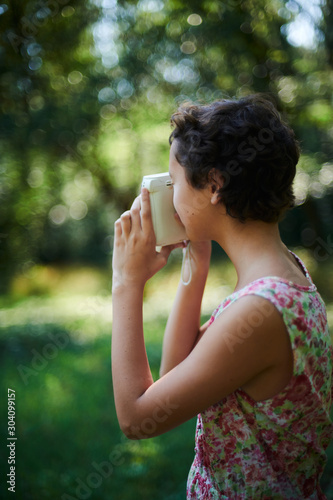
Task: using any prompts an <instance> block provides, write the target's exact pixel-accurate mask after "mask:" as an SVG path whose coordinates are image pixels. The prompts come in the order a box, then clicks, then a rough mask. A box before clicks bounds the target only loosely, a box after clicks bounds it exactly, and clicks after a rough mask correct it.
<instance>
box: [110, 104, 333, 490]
mask: <svg viewBox="0 0 333 500" xmlns="http://www.w3.org/2000/svg"><path fill="white" fill-rule="evenodd" d="M172 123H173V125H174V130H173V132H172V134H171V137H170V143H171V149H170V165H169V171H170V175H171V178H172V182H173V186H174V199H173V201H174V206H175V209H176V211H177V218H178V220H179V223H180V224H183V226H184V227H185V230H186V234H187V237H188V240H189V241H190V242H191V243H190V261H191V268H192V269H191V272H192V278H191V281H190V283H189V284H188V285H185V284H184V282H180V284H179V288H178V291H177V295H176V299H175V303H174V306H173V309H172V311H171V313H170V316H169V319H168V323H167V326H166V331H165V335H164V342H163V355H162V363H161V373H160V374H161V377H160V379H159V380H157V381H156V382H154V381H153V379H152V375H151V371H150V368H149V364H148V361H147V356H146V351H145V345H144V338H143V319H142V300H143V290H144V286H145V283H146V282H147V280H148V279H149V278H150V277H151V276H153V275H154V274H155V273H156V272H157V271H158V270H159V269H161V268H162V267H163V266H164V265H165V264H166V262H167V259H168V256H169V254H170V252H171V251H172V250H173V249H174V248H175V247H176V246H177V245H170V246H168V247H163V248H162V250H161V252H160V253H157V252H156V251H155V237H154V232H153V226H152V220H151V213H150V204H149V194H148V192H147V191H146V190H143V191H142V194H141V197H140V198H138V199H137V200H135V202H134V204H133V206H132V208H131V210H130V211H128V212H125V213H124V214H123V215H122V216H121V217H120V219H119V220H117V221H116V223H115V241H114V254H113V333H112V373H113V384H114V394H115V402H116V410H117V415H118V419H119V423H120V426H121V428H122V430H123V432H124V433H125V434H126V435H127V436H128V437H129V438H132V439H138V438H144V437H152V436H157V435H159V434H162V433H164V432H166V431H168V430H169V429H172V428H173V427H175V426H177V425H180V424H181V423H183V422H185V421H186V420H188V419H190V418H192V417H193V416H195V415H198V421H197V431H196V453H195V459H194V462H193V464H192V468H191V470H190V473H189V477H188V484H187V498H188V499H221V498H226V499H236V498H237V499H259V498H267V499H268V498H269V499H271V498H276V499H277V498H279V499H281V498H287V499H301V498H311V499H318V498H325V496H324V495H323V493H322V491H321V489H320V485H319V480H320V476H321V474H322V471H323V468H324V465H325V461H326V456H325V449H326V447H327V445H328V443H329V440H330V439H331V437H332V434H333V426H332V422H331V420H330V416H329V413H330V409H331V391H332V347H331V342H330V336H329V332H328V327H327V319H326V312H325V305H324V303H323V301H322V298H321V297H320V295H319V293H318V291H317V289H316V286H315V285H314V283H313V282H312V280H311V277H310V275H309V273H308V271H307V270H306V268H305V266H304V264H303V263H302V261H301V260H300V259H299V258H298V257H297V256H296V255H295V254H293V253H292V252H291V251H289V250H288V249H287V248H286V246H285V245H284V244H283V242H282V241H281V238H280V235H279V228H278V222H279V221H280V220H281V217H282V216H283V214H284V213H285V211H286V210H287V209H289V208H290V207H292V206H293V202H294V196H293V191H292V182H293V179H294V176H295V169H296V164H297V162H298V158H299V149H298V145H297V142H296V140H295V137H294V133H293V131H292V130H291V129H290V128H289V126H288V125H286V124H285V123H284V122H283V121H282V120H281V118H280V116H279V114H278V113H277V111H276V110H275V108H274V106H273V105H272V104H271V103H270V102H269V101H267V100H265V99H264V98H263V97H261V96H260V95H255V96H249V97H245V98H242V99H240V100H238V101H236V100H226V101H220V102H215V103H213V104H211V105H208V106H187V107H183V108H181V109H180V110H179V111H178V112H177V113H175V114H174V115H173V117H172ZM212 240H214V241H216V242H218V243H219V245H220V246H221V247H222V248H223V250H224V251H225V252H226V253H227V255H228V256H229V258H230V260H231V261H232V263H233V265H234V266H235V269H236V272H237V278H238V279H237V284H236V286H235V290H234V292H233V294H232V295H231V296H229V297H228V298H227V299H225V300H224V301H223V302H222V303H221V304H220V305H219V306H218V308H217V309H216V310H215V312H214V313H213V315H212V317H211V319H210V321H209V322H208V323H206V324H205V325H203V326H200V307H201V301H202V295H203V292H204V287H205V282H206V278H207V274H208V269H209V262H210V251H211V243H210V242H211V241H212ZM178 246H179V245H178ZM187 265H188V264H187ZM187 271H188V270H187Z"/></svg>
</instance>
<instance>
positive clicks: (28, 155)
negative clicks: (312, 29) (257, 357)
mask: <svg viewBox="0 0 333 500" xmlns="http://www.w3.org/2000/svg"><path fill="white" fill-rule="evenodd" d="M331 4H332V1H331V0H326V2H322V7H321V8H322V12H323V15H322V17H321V18H320V17H318V19H317V21H314V22H317V32H318V33H319V35H318V37H317V44H316V45H315V46H314V47H313V48H302V47H295V46H293V45H292V44H291V43H290V42H289V39H288V29H289V27H290V23H291V22H292V21H293V20H294V19H295V17H297V15H298V14H299V13H300V12H301V9H302V7H301V6H300V3H298V2H286V1H284V0H270V1H269V2H266V1H264V0H258V1H256V2H254V1H252V0H243V1H242V0H227V1H226V2H220V1H217V0H210V1H208V0H207V1H204V2H199V1H195V2H191V3H190V4H189V3H188V2H185V1H184V0H164V1H163V0H140V1H139V2H134V1H124V0H119V1H118V2H117V1H116V0H95V1H94V2H93V1H90V2H84V1H82V0H81V1H80V0H54V1H53V0H52V1H50V0H43V1H41V2H37V1H36V0H32V1H28V0H22V1H18V0H13V1H12V2H6V3H3V4H2V5H1V7H0V33H1V35H0V53H1V58H0V75H1V76H0V92H1V115H0V128H1V131H2V133H1V137H0V152H1V165H0V176H1V192H0V200H1V211H0V270H1V275H2V281H1V291H2V292H5V291H6V290H8V288H9V284H10V281H11V280H12V277H13V275H15V273H20V272H22V271H24V269H25V268H26V267H27V266H29V265H30V264H31V263H33V262H37V263H38V262H50V261H58V262H62V261H64V260H72V261H73V260H74V261H86V262H89V263H92V262H94V263H95V264H96V263H98V264H99V265H105V264H106V262H107V260H108V253H109V252H105V247H106V246H107V245H108V242H110V241H111V240H112V232H113V229H112V228H113V222H114V220H115V219H116V217H117V216H118V215H119V213H120V212H121V211H123V210H125V209H127V208H128V207H129V206H130V204H131V202H132V200H133V197H134V196H135V195H136V194H137V191H138V186H139V184H140V180H141V177H142V175H143V174H147V173H151V172H158V171H161V170H167V163H168V135H169V132H170V129H169V124H168V119H169V116H170V114H171V113H172V111H173V110H174V109H175V108H176V107H177V106H178V104H179V103H181V102H183V101H184V100H193V101H198V102H207V101H208V102H210V101H212V100H214V99H217V98H221V97H233V96H238V97H239V96H242V95H245V94H249V93H252V92H257V91H263V92H268V93H269V94H273V95H274V96H276V100H277V105H278V107H279V109H280V110H281V111H282V112H283V113H284V114H285V115H286V117H287V118H288V119H289V120H290V121H291V124H292V126H293V127H294V128H295V130H296V133H297V136H298V138H299V139H300V142H301V145H302V149H303V154H304V159H305V160H306V162H303V163H301V165H300V170H299V172H300V176H299V178H298V179H296V190H298V191H299V192H300V193H299V203H300V204H302V203H303V202H304V201H305V200H306V199H307V198H308V199H310V200H311V199H315V200H316V199H319V198H322V197H324V196H326V195H330V193H331V186H332V183H333V174H332V163H331V162H332V157H333V147H332V125H331V124H332V118H333V116H332V110H331V94H332V84H333V81H332V37H331V31H332V30H331V25H332V12H333V8H332V5H331ZM305 163H306V170H303V165H304V164H305ZM310 203H311V201H310ZM329 204H330V206H331V209H330V210H331V216H332V201H331V199H330V201H329ZM313 206H314V205H313ZM317 216H318V217H319V218H320V217H322V214H320V213H319V214H317ZM308 226H310V227H311V221H306V222H305V223H304V227H302V228H298V239H299V241H300V242H301V243H302V240H301V232H302V230H303V229H306V227H308ZM312 229H314V230H316V227H312ZM319 236H320V237H323V238H326V237H327V233H321V232H320V234H319ZM29 263H30V264H29Z"/></svg>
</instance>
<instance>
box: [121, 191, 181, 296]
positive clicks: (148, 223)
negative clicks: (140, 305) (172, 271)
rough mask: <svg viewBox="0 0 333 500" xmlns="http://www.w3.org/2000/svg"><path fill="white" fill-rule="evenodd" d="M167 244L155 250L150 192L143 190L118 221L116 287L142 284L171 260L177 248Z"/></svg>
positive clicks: (176, 245)
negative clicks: (171, 255)
mask: <svg viewBox="0 0 333 500" xmlns="http://www.w3.org/2000/svg"><path fill="white" fill-rule="evenodd" d="M180 246H183V244H182V243H180V244H179V243H178V244H175V245H168V246H165V247H163V248H162V249H161V251H160V252H156V238H155V233H154V229H153V222H152V217H151V210H150V201H149V193H148V191H147V189H143V190H142V192H141V197H138V198H136V200H135V201H134V203H133V205H132V207H131V210H128V211H127V212H124V213H123V214H122V216H121V217H120V219H118V220H117V221H116V222H115V228H114V246H113V261H112V267H113V276H112V288H113V290H114V289H115V288H117V287H119V286H141V287H144V285H145V283H146V282H147V281H148V280H149V278H151V277H152V276H153V275H154V274H155V273H157V272H158V271H159V270H160V269H162V267H164V266H165V265H166V263H167V261H168V257H169V255H170V253H171V251H172V250H173V249H174V248H177V247H180Z"/></svg>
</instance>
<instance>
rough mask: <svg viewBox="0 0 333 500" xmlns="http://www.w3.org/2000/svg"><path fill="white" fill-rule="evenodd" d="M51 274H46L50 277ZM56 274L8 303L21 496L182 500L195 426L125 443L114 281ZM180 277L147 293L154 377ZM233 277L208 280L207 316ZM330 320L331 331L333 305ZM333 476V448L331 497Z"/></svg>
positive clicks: (171, 274) (5, 340) (227, 271)
mask: <svg viewBox="0 0 333 500" xmlns="http://www.w3.org/2000/svg"><path fill="white" fill-rule="evenodd" d="M35 272H36V271H35ZM48 272H49V273H50V271H48ZM48 272H46V271H45V270H43V276H44V275H46V276H47V275H48ZM82 273H83V274H84V276H85V280H83V279H82ZM50 275H51V276H53V278H52V280H51V282H52V285H51V286H52V290H50V289H49V290H48V281H49V280H48V279H45V281H44V282H43V279H42V278H43V276H42V277H41V276H39V278H38V279H35V283H34V284H33V285H30V284H29V280H28V281H24V280H23V281H22V279H21V278H20V279H21V281H20V279H18V280H17V281H16V283H15V284H14V285H15V286H14V289H13V296H14V299H13V296H12V297H11V298H5V299H3V300H2V311H0V323H1V325H2V326H1V328H0V357H1V367H2V374H3V376H2V378H1V382H0V384H1V394H2V398H3V400H4V399H5V398H6V394H7V389H8V388H11V389H14V390H15V392H16V437H17V441H16V464H15V465H16V498H22V499H24V500H35V499H36V498H38V499H41V500H43V499H51V500H56V499H61V500H74V499H75V500H78V499H79V500H81V499H82V500H85V499H88V498H89V499H96V500H118V499H119V500H132V499H134V498H135V499H138V500H140V499H142V500H143V499H145V500H146V499H149V500H178V499H179V500H181V499H184V498H185V487H186V479H187V474H188V470H189V468H190V465H191V462H192V460H193V453H194V431H195V419H192V420H191V421H189V422H187V423H186V424H184V425H182V426H180V427H179V428H177V429H174V430H173V431H171V432H169V433H167V434H165V435H163V436H160V437H157V438H153V439H150V440H142V441H130V440H127V439H126V438H125V437H124V436H123V435H122V433H121V432H120V429H119V426H118V423H117V419H116V414H115V408H114V402H113V393H112V381H111V366H110V332H111V321H112V318H111V315H110V295H109V292H108V291H107V289H108V281H107V279H106V278H105V275H104V274H103V273H99V272H98V271H96V270H89V272H88V271H83V270H81V271H80V270H77V273H75V272H73V271H72V272H71V279H70V280H68V275H67V273H66V272H65V270H56V269H54V270H52V272H51V274H50ZM178 275H179V269H178V263H177V262H175V263H174V266H173V264H171V269H169V271H168V272H167V271H165V272H162V273H160V275H159V276H158V277H156V278H154V279H153V280H152V282H151V283H150V284H149V286H148V287H147V290H146V295H145V337H146V344H147V351H148V357H149V361H150V365H151V368H152V372H153V376H154V377H155V378H157V376H158V369H159V363H160V352H161V340H162V335H163V330H164V326H165V321H166V317H167V311H168V308H169V307H170V302H171V300H172V299H171V297H172V296H173V295H174V291H175V287H176V283H177V281H178ZM217 276H219V278H217ZM221 276H222V278H221ZM35 278H36V276H35ZM234 279H235V276H234V273H233V270H232V269H231V267H230V266H228V265H224V266H223V268H220V269H219V273H218V274H217V273H212V274H211V276H210V277H209V282H208V288H207V293H206V297H205V302H204V307H203V312H204V315H205V316H206V315H207V314H208V313H209V311H211V310H212V309H213V308H214V307H215V306H216V303H217V302H219V301H220V300H222V299H223V298H224V297H225V296H226V295H228V293H230V291H231V290H232V286H233V283H234ZM64 280H66V286H64ZM36 283H37V284H38V286H37V285H36ZM30 286H33V289H34V293H33V294H32V293H31V290H29V287H30ZM91 289H93V292H94V295H89V291H90V290H91ZM162 290H163V292H162ZM27 293H28V296H27V295H26V294H27ZM217 296H218V299H217V300H216V297H217ZM328 312H329V321H330V324H331V326H333V307H332V304H331V303H329V304H328ZM0 428H1V431H2V433H3V434H2V435H3V436H7V435H8V434H7V404H1V419H0ZM3 451H4V448H2V450H1V453H2V458H1V461H2V462H3V465H1V470H2V471H3V472H2V474H3V476H2V477H4V471H6V472H5V474H7V473H8V464H7V457H8V451H7V450H5V452H4V453H3ZM332 477H333V443H332V444H331V445H330V447H329V449H328V464H327V467H326V470H325V473H324V476H323V479H322V485H323V488H324V491H325V492H326V495H327V497H328V498H329V499H333V482H332ZM6 480H7V479H6ZM7 486H8V485H7V484H6V482H5V481H1V483H0V498H4V499H5V498H12V496H10V493H9V492H8V490H7Z"/></svg>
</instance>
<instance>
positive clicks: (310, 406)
mask: <svg viewBox="0 0 333 500" xmlns="http://www.w3.org/2000/svg"><path fill="white" fill-rule="evenodd" d="M291 253H292V254H293V252H291ZM293 255H294V257H295V259H296V260H297V261H298V263H299V265H300V266H301V267H302V269H303V272H304V274H305V275H306V277H307V279H308V281H309V286H300V285H297V284H296V283H292V282H290V281H287V280H284V279H282V278H278V277H265V278H260V279H258V280H256V281H254V282H252V283H250V284H249V285H247V286H246V287H245V288H243V289H242V290H240V291H238V292H234V293H233V294H232V295H230V296H229V297H227V298H226V299H225V300H224V301H223V302H222V304H220V306H219V307H218V308H217V309H216V310H215V311H214V313H213V315H212V318H211V322H213V321H214V320H215V319H216V318H217V317H218V315H219V314H220V313H221V311H223V310H224V309H225V308H226V307H227V306H228V305H229V304H231V303H232V302H234V301H235V300H237V299H238V298H239V297H242V296H244V295H249V294H252V295H258V296H260V297H263V298H265V299H267V300H268V301H270V302H271V303H272V304H273V305H274V306H275V307H276V308H277V310H278V311H279V312H280V314H281V315H282V317H283V319H284V322H285V325H286V328H287V331H288V334H289V337H290V341H291V346H292V350H293V356H294V370H293V375H292V378H291V380H290V382H289V383H288V384H287V386H286V387H285V388H284V389H283V390H282V391H281V392H280V393H279V394H277V395H276V396H274V397H273V398H271V399H266V400H264V401H259V402H256V401H254V400H253V399H252V398H251V397H250V396H249V395H248V394H247V393H246V392H245V391H243V390H242V389H241V388H239V389H238V390H236V391H235V392H234V393H233V394H230V395H229V396H227V397H226V398H224V399H223V400H222V401H220V402H218V403H216V404H215V405H213V406H211V407H210V408H207V410H206V411H204V412H203V413H201V414H199V415H198V419H197V428H196V445H195V458H194V461H193V464H192V467H191V470H190V473H189V476H188V482H187V499H188V500H194V499H200V500H215V499H228V500H233V499H237V500H241V499H253V500H258V499H267V500H268V499H269V500H271V499H279V500H280V499H293V500H300V499H313V500H314V499H316V500H318V499H325V498H326V497H325V495H324V494H323V492H322V491H321V489H320V484H319V481H320V477H321V474H322V472H323V469H324V466H325V463H326V460H327V459H326V454H325V449H326V448H327V446H328V444H329V441H330V439H331V438H332V437H333V424H332V421H331V419H330V410H331V404H332V369H333V359H332V354H333V351H332V345H331V339H330V335H329V331H328V326H327V317H326V310H325V305H324V302H323V300H322V298H321V296H320V295H319V293H318V291H317V289H316V286H315V285H314V284H313V282H312V279H311V277H310V275H309V273H308V271H307V269H306V267H305V265H304V263H303V262H302V261H301V259H299V257H297V256H296V255H295V254H293Z"/></svg>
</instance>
